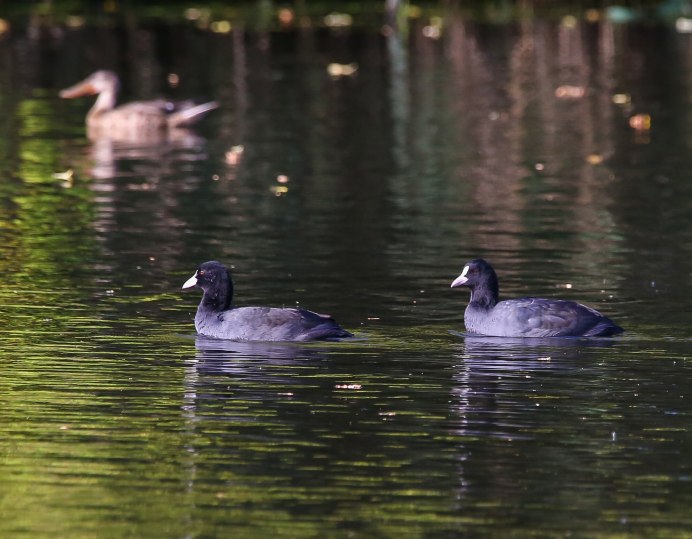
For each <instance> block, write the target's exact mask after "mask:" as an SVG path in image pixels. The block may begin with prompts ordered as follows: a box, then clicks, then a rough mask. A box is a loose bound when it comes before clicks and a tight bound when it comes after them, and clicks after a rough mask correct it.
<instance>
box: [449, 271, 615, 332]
mask: <svg viewBox="0 0 692 539" xmlns="http://www.w3.org/2000/svg"><path fill="white" fill-rule="evenodd" d="M457 286H467V287H468V288H470V289H471V301H470V302H469V304H468V307H466V311H465V312H464V325H465V326H466V331H468V332H469V333H475V334H479V335H491V336H498V337H568V336H569V337H607V336H611V335H616V334H618V333H622V331H623V329H622V328H621V327H620V326H618V325H617V324H615V323H614V322H613V321H612V320H610V319H609V318H607V317H605V316H603V315H602V314H601V313H599V312H598V311H597V310H595V309H592V308H591V307H587V306H586V305H582V304H581V303H576V302H574V301H567V300H562V299H544V298H519V299H509V300H505V301H499V298H498V294H499V287H498V281H497V275H496V274H495V270H494V269H493V268H492V266H491V265H490V264H488V262H486V261H485V260H483V259H482V258H477V259H476V260H471V261H470V262H468V263H467V264H466V265H465V266H464V269H463V271H462V272H461V275H459V277H457V278H456V279H454V281H453V282H452V288H454V287H457Z"/></svg>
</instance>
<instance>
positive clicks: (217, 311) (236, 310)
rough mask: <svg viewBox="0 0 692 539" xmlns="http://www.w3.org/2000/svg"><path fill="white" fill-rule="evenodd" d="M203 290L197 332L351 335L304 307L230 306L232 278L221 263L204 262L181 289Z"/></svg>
mask: <svg viewBox="0 0 692 539" xmlns="http://www.w3.org/2000/svg"><path fill="white" fill-rule="evenodd" d="M193 286H198V287H199V288H201V289H202V290H203V291H204V295H203V296H202V301H201V303H200V304H199V307H198V308H197V314H196V315H195V328H196V329H197V332H198V333H199V334H200V335H207V336H208V337H216V338H219V339H231V340H235V341H315V340H328V339H340V338H344V337H353V335H352V334H351V333H349V332H348V331H346V330H345V329H343V328H342V327H341V326H339V324H337V323H336V321H335V320H334V319H333V318H332V317H331V316H329V315H325V314H318V313H314V312H312V311H307V310H305V309H279V308H275V307H231V300H232V299H233V281H232V279H231V274H230V272H229V271H228V269H226V267H225V266H224V265H223V264H221V263H220V262H216V261H210V262H205V263H204V264H202V265H201V266H199V268H197V271H196V272H195V274H194V275H193V276H192V277H190V278H189V279H188V280H187V281H186V282H185V284H184V285H183V288H190V287H193Z"/></svg>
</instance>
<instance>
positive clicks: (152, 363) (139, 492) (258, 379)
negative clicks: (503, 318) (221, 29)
mask: <svg viewBox="0 0 692 539" xmlns="http://www.w3.org/2000/svg"><path fill="white" fill-rule="evenodd" d="M116 21H117V18H116ZM444 21H445V24H444V27H443V28H444V31H443V32H442V34H441V36H440V38H439V39H431V38H429V37H425V35H426V34H427V35H431V34H430V31H429V30H425V26H426V25H427V24H428V23H430V22H431V20H430V19H428V18H426V16H423V17H421V18H420V19H416V20H414V21H413V22H412V24H411V27H410V28H409V29H408V34H406V36H405V37H401V36H399V35H397V34H396V33H390V34H389V35H384V34H382V33H381V32H380V31H379V30H371V29H370V28H368V27H359V26H358V25H357V24H356V25H355V26H354V27H351V28H348V29H341V30H338V31H337V30H335V31H331V30H329V29H326V28H323V27H322V26H317V25H316V26H314V27H307V28H302V29H301V28H298V27H288V28H285V29H283V30H280V31H279V30H277V31H266V32H260V31H255V30H253V29H251V28H248V29H247V30H246V31H242V30H241V29H239V27H235V28H236V29H235V30H234V31H233V32H231V33H230V34H219V33H214V32H212V31H209V30H207V31H205V30H199V29H195V28H193V27H192V25H191V24H190V23H182V22H175V23H166V22H161V21H155V22H152V21H146V22H144V21H138V20H137V19H132V20H130V21H129V24H128V25H125V24H123V23H116V24H113V25H111V26H108V25H107V26H98V25H96V23H93V24H92V23H89V24H87V25H86V26H83V27H80V28H77V29H75V28H68V27H61V29H60V31H55V32H52V33H51V32H49V33H46V34H42V36H43V37H42V39H37V38H36V36H35V35H34V34H32V32H31V31H30V29H28V28H22V27H21V26H20V27H16V28H15V29H14V30H13V32H12V34H11V36H9V37H8V38H7V39H5V40H4V41H2V42H1V43H0V50H1V51H2V52H3V53H4V54H1V55H0V62H1V63H2V68H3V69H2V70H0V71H1V72H2V75H0V109H1V112H2V115H3V117H5V118H7V122H5V127H4V129H3V131H2V133H1V134H0V155H2V156H3V159H2V161H1V162H0V168H1V172H2V177H3V180H2V181H1V182H0V199H1V200H2V205H1V206H0V223H1V224H2V226H1V227H0V231H1V234H2V242H1V247H0V254H1V255H2V256H1V257H0V260H2V264H3V267H2V276H3V277H2V281H1V285H0V301H1V304H2V305H3V307H2V310H0V317H1V321H2V327H3V331H2V332H1V333H0V335H1V337H0V338H1V339H2V341H3V346H2V347H1V349H2V350H3V352H2V353H0V362H2V366H3V376H2V379H1V381H0V395H2V397H1V399H2V406H1V407H0V409H1V410H2V412H0V417H1V418H2V420H1V421H0V484H2V489H1V492H2V495H0V515H2V518H1V519H0V532H1V533H0V534H1V535H3V536H6V537H44V536H45V537H55V536H60V537H74V538H80V537H96V536H98V537H104V538H108V537H113V538H116V537H133V536H134V537H222V536H234V535H235V536H239V537H267V536H268V535H270V534H271V535H272V536H277V537H354V536H357V537H398V536H405V537H439V536H442V537H465V536H469V537H478V536H493V537H499V536H508V535H512V536H520V537H524V536H532V537H555V536H566V535H578V536H599V537H600V536H604V537H605V536H618V537H656V536H658V537H687V536H689V534H690V533H692V517H691V516H690V512H689V507H690V504H691V503H692V485H691V478H692V470H691V468H692V461H691V460H690V455H691V454H692V437H691V436H690V431H689V427H688V425H689V420H690V414H691V409H690V403H689V397H690V389H691V387H692V386H691V384H692V383H691V382H690V380H692V376H691V374H692V372H691V369H692V367H691V365H690V360H689V358H690V356H691V351H692V349H691V341H690V338H691V336H692V334H691V333H690V327H692V314H690V313H692V303H691V302H692V300H690V294H689V290H690V285H691V284H692V256H691V255H692V211H691V210H692V206H691V202H690V201H692V192H691V190H692V188H691V187H690V186H692V183H691V182H690V169H691V167H690V162H689V158H688V155H690V152H689V149H690V148H689V144H690V143H689V141H690V140H692V138H691V137H690V133H689V131H690V127H689V125H688V124H689V122H688V121H687V119H688V118H689V117H690V99H689V97H688V96H689V93H690V92H689V85H690V78H689V75H688V73H689V69H688V68H689V66H688V64H689V51H690V46H691V44H692V42H690V39H692V38H690V36H689V35H688V34H678V33H676V31H675V29H674V27H673V26H670V25H667V24H664V23H657V24H647V25H636V24H632V25H614V24H612V23H610V22H608V21H607V20H601V21H599V22H594V23H588V22H586V21H582V20H577V21H576V24H574V21H571V20H570V21H567V22H565V21H562V22H561V21H549V22H548V21H541V20H534V21H530V22H527V23H525V24H521V25H515V24H504V25H486V24H481V23H474V22H471V21H469V20H467V19H465V18H464V17H462V16H461V15H460V14H455V13H453V12H450V13H445V19H444ZM97 51H100V52H99V54H96V52H97ZM133 51H135V52H136V54H134V53H133ZM162 51H165V53H164V52H162ZM13 58H33V59H34V60H35V61H33V62H15V61H13ZM664 59H665V61H664ZM330 63H338V64H343V65H351V64H352V65H355V66H357V71H356V72H355V73H354V74H352V75H350V76H341V77H332V76H330V75H329V72H328V66H329V64H330ZM103 67H107V68H114V69H117V70H118V71H119V72H120V73H121V75H122V77H123V97H124V98H125V99H140V98H150V97H155V96H158V95H161V94H165V95H169V96H173V97H189V96H194V97H199V98H203V99H211V98H213V99H217V100H219V102H220V104H221V107H220V109H219V110H218V111H217V112H218V114H215V115H213V116H211V117H210V118H209V119H208V121H206V122H205V123H204V124H203V125H201V126H200V128H199V129H197V130H196V131H195V132H194V133H186V134H184V136H180V137H176V138H174V139H171V140H167V141H155V142H153V143H152V144H138V145H131V146H127V145H124V146H123V145H117V144H113V143H111V142H110V141H108V140H95V141H90V140H88V139H87V138H86V134H85V131H84V126H83V119H84V115H85V113H86V111H87V109H88V107H89V106H90V102H89V100H88V99H87V100H85V101H83V102H69V103H67V102H62V101H60V100H59V99H58V98H57V91H58V90H59V89H60V88H62V87H65V86H68V85H70V84H72V83H74V82H75V81H76V80H78V79H80V78H81V77H83V76H85V75H86V74H88V73H89V72H90V71H93V70H95V69H98V68H103ZM169 73H176V74H179V76H180V84H179V85H178V86H176V87H170V86H169V85H167V83H166V81H167V80H170V78H167V74H169ZM637 115H649V119H650V127H649V128H645V129H641V128H633V127H631V125H630V124H633V125H635V126H637V125H638V124H637V120H635V121H631V119H632V118H633V117H638V118H639V120H638V121H640V122H641V121H645V117H642V116H637ZM642 118H644V119H642ZM239 145H242V147H243V151H242V153H241V154H240V157H239V158H237V159H236V158H235V157H229V152H230V151H231V148H233V147H234V146H239ZM68 171H71V173H68ZM282 176H285V178H283V177H282ZM286 180H287V181H286ZM477 256H483V257H486V258H488V259H489V260H490V261H492V263H493V264H494V265H495V267H496V269H497V270H498V273H499V275H500V281H501V287H502V291H503V293H504V294H505V295H506V296H518V295H525V294H532V295H542V296H560V297H564V298H568V299H578V300H580V301H583V302H586V303H588V304H590V305H593V306H594V307H596V308H598V309H600V310H602V311H604V312H605V313H606V314H608V315H609V316H611V317H612V318H613V319H614V320H616V321H617V322H618V323H620V324H621V325H622V326H623V327H625V328H626V329H627V332H626V334H625V335H624V336H623V337H621V338H616V339H604V340H599V339H595V340H582V339H547V340H523V341H517V340H511V339H509V340H508V339H498V338H495V339H493V338H477V337H476V338H471V337H467V336H464V335H463V333H462V334H460V332H463V323H462V321H463V309H464V307H465V303H466V301H467V299H468V298H467V293H466V292H465V291H463V290H462V291H460V290H451V289H450V288H449V284H450V283H451V280H452V279H453V278H454V277H455V276H456V275H458V273H459V271H460V269H461V268H462V266H463V264H464V262H465V261H466V260H468V259H470V258H475V257H477ZM208 259H218V260H222V261H224V262H226V263H228V264H229V265H232V267H233V270H234V275H235V281H236V300H237V303H238V304H239V305H248V304H267V305H277V306H294V305H300V306H303V307H307V308H311V309H314V310H317V311H320V312H329V313H331V314H332V315H334V316H335V317H336V318H337V320H339V322H340V323H341V324H342V325H344V326H345V327H346V328H348V329H350V330H352V331H354V332H355V333H356V334H357V337H358V338H357V339H355V340H353V341H352V342H347V343H323V344H320V343H318V344H302V345H297V344H290V343H275V344H266V343H259V344H252V343H232V342H224V341H217V340H212V339H206V338H203V337H199V336H195V334H194V327H193V318H194V312H195V309H196V305H197V302H198V301H199V294H198V293H197V292H196V291H193V292H182V291H181V290H180V286H181V285H182V283H183V282H184V281H185V280H186V279H187V278H188V277H189V276H190V275H191V274H192V273H193V272H194V270H195V268H196V266H197V265H198V264H199V263H200V262H202V261H204V260H208Z"/></svg>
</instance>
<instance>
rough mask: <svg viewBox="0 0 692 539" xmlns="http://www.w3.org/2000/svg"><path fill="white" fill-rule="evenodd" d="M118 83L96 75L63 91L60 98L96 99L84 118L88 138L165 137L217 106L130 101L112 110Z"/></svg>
mask: <svg viewBox="0 0 692 539" xmlns="http://www.w3.org/2000/svg"><path fill="white" fill-rule="evenodd" d="M119 87H120V81H119V80H118V76H117V75H116V74H115V73H113V72H112V71H105V70H102V71H97V72H96V73H93V74H92V75H89V76H88V77H87V78H86V79H84V80H83V81H81V82H78V83H77V84H75V85H74V86H70V87H69V88H65V89H64V90H62V91H61V92H60V97H63V98H67V99H71V98H75V97H81V96H83V95H98V97H97V98H96V102H95V103H94V105H93V106H92V107H91V109H90V110H89V112H88V113H87V116H86V125H87V132H88V135H89V138H91V139H95V138H109V139H112V140H147V139H156V138H162V137H166V136H167V134H168V132H170V131H171V130H174V129H180V128H186V127H189V126H191V125H192V124H194V123H195V122H197V121H198V120H200V119H201V118H202V117H203V116H204V115H205V114H207V113H208V112H209V111H211V110H214V109H215V108H217V107H218V106H219V105H218V103H217V102H216V101H210V102H208V103H203V104H201V105H196V104H194V103H193V102H191V101H182V102H173V101H167V100H165V99H156V100H152V101H133V102H132V103H126V104H124V105H120V106H119V107H116V106H115V104H116V99H117V94H118V89H119Z"/></svg>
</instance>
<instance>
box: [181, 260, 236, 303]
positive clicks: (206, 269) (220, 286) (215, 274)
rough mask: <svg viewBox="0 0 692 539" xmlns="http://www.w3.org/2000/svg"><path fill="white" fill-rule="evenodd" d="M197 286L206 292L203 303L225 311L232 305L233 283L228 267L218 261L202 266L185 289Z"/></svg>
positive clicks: (211, 261) (186, 284)
mask: <svg viewBox="0 0 692 539" xmlns="http://www.w3.org/2000/svg"><path fill="white" fill-rule="evenodd" d="M193 286H197V287H199V288H201V289H202V290H204V298H203V299H202V301H203V302H205V303H208V304H210V305H211V306H212V307H214V308H215V309H219V310H225V309H228V308H229V307H230V305H231V299H232V298H233V281H232V280H231V273H230V272H229V271H228V269H227V268H226V266H224V265H223V264H222V263H221V262H217V261H216V260H210V261H209V262H205V263H204V264H201V265H200V266H199V267H198V268H197V271H196V272H195V274H194V275H193V276H192V277H190V278H189V279H188V280H187V281H185V284H184V285H183V288H191V287H193Z"/></svg>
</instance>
